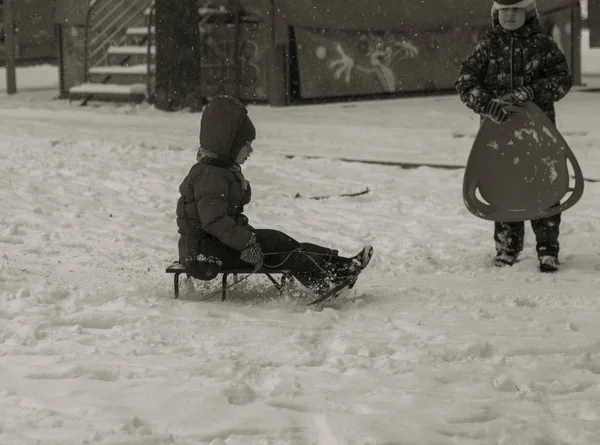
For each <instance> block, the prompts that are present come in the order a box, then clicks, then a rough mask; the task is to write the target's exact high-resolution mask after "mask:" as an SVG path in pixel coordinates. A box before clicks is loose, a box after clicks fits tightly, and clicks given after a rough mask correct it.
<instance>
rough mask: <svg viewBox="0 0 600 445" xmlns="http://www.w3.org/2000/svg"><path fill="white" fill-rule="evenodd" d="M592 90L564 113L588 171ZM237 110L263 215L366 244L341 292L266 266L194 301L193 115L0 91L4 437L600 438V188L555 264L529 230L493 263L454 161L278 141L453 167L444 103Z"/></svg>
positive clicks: (590, 191)
mask: <svg viewBox="0 0 600 445" xmlns="http://www.w3.org/2000/svg"><path fill="white" fill-rule="evenodd" d="M34 72H35V69H32V70H31V71H30V72H29V73H30V75H31V76H32V77H33V78H34V77H35V74H34ZM45 72H46V71H45V68H42V69H40V73H45ZM42 76H44V77H43V78H40V79H39V80H38V83H39V84H44V82H47V79H48V77H47V76H46V74H42ZM0 80H1V79H0ZM34 86H35V85H34ZM599 100H600V95H598V94H597V93H583V92H573V93H571V94H569V95H568V96H567V98H566V99H565V100H564V101H562V102H561V103H560V104H559V105H558V115H559V119H558V121H559V127H560V129H561V130H562V131H563V133H564V134H565V137H566V138H567V140H568V141H569V143H570V144H571V146H572V148H573V150H574V152H575V154H576V155H577V157H578V159H579V161H580V163H581V164H582V167H583V170H584V173H585V174H586V175H587V176H588V177H596V178H600V157H599V156H600V155H598V149H599V148H600V128H599V126H598V111H599V105H598V104H599ZM250 114H251V116H252V118H253V120H254V121H255V123H256V125H257V127H258V134H259V136H258V141H257V142H256V143H255V153H254V155H253V157H252V158H251V159H250V161H249V163H248V164H247V166H246V167H245V169H244V170H245V173H246V176H247V178H248V179H249V180H250V181H251V182H252V185H253V189H254V200H253V202H252V203H251V204H250V205H249V206H248V208H247V214H248V216H249V217H250V219H251V221H252V223H253V224H254V225H255V226H259V227H272V228H277V229H281V230H284V231H286V232H288V233H289V234H291V235H292V236H294V237H296V238H297V239H299V240H306V241H312V242H317V243H322V244H325V245H328V246H331V247H334V248H337V249H340V250H341V253H343V254H348V255H350V254H354V253H355V252H356V251H358V249H359V248H360V247H361V246H362V245H363V244H365V243H370V244H373V245H374V247H375V257H374V259H373V261H372V263H371V266H370V267H369V268H368V269H367V270H366V271H365V273H364V274H363V276H362V277H361V279H360V280H359V282H358V284H357V286H356V289H355V290H353V291H352V292H351V293H350V294H349V295H348V296H347V298H344V299H340V300H338V301H337V302H336V303H335V304H334V305H332V306H331V307H326V308H310V309H309V308H307V307H306V306H305V305H304V303H305V302H306V300H305V299H302V298H300V297H297V298H279V297H278V296H277V295H276V293H275V292H274V291H273V290H272V289H271V288H270V287H269V286H268V285H267V284H268V282H267V281H266V280H263V279H260V278H258V277H252V278H250V279H249V280H247V281H245V282H244V283H242V284H240V285H239V287H237V288H234V289H232V298H231V301H229V302H225V303H221V302H218V301H213V302H198V301H195V300H198V298H199V295H200V294H201V293H202V291H206V290H208V289H214V288H215V286H216V283H210V286H205V287H200V286H198V290H197V291H196V292H191V293H189V294H188V296H187V298H186V299H182V300H180V301H176V300H173V299H172V276H170V275H167V274H165V273H164V269H165V268H166V266H167V265H168V264H169V263H170V262H171V261H172V260H173V259H175V256H176V250H177V249H176V244H177V234H176V228H175V221H174V208H175V202H176V199H177V187H178V185H179V183H180V181H181V179H182V178H183V176H184V175H185V174H186V172H187V170H188V169H189V167H190V166H191V165H192V163H193V162H194V157H195V148H196V144H197V134H198V123H199V115H198V114H188V113H172V114H166V113H162V112H159V111H156V110H153V109H150V108H147V107H144V106H141V107H133V106H111V105H105V106H101V107H97V108H93V107H88V108H80V107H78V106H77V105H76V104H72V105H70V104H69V103H68V102H64V101H50V100H42V99H41V98H40V97H39V96H36V95H34V94H31V95H28V94H26V93H20V94H17V95H15V96H12V97H7V96H3V97H2V100H1V101H0V135H2V137H1V138H0V159H1V161H0V444H2V445H33V444H43V445H51V444H52V445H71V444H73V445H74V444H84V443H88V444H98V445H108V444H111V445H117V444H123V445H124V444H127V445H155V444H160V445H162V444H181V445H183V444H185V445H200V444H211V445H224V444H226V445H242V444H243V445H264V444H269V445H284V444H285V445H311V444H314V445H355V444H356V445H359V444H360V445H367V444H370V445H383V444H386V445H392V444H394V445H396V444H397V445H400V444H402V445H598V443H599V438H600V327H599V323H598V320H599V319H600V298H599V297H600V291H599V290H598V289H600V254H599V251H600V224H599V222H598V220H599V218H600V184H596V183H586V191H585V194H584V197H583V198H582V200H581V201H580V203H579V204H578V205H577V206H575V207H574V208H572V209H571V210H569V211H568V212H566V213H565V214H564V217H563V225H562V226H561V230H562V234H561V243H562V253H561V259H562V262H563V267H562V269H561V271H560V272H559V273H557V274H555V275H542V274H540V273H539V272H538V271H537V264H536V259H535V254H534V250H533V236H532V235H533V234H532V232H531V230H530V228H529V227H527V231H526V237H527V238H526V247H525V251H524V254H523V257H522V258H523V261H522V262H520V263H519V264H517V265H515V266H514V267H512V268H507V269H496V268H493V267H491V265H490V258H491V255H492V253H493V250H494V249H493V247H494V246H493V240H492V225H491V223H489V222H486V221H483V220H479V219H476V218H475V217H473V216H471V215H470V214H469V213H468V212H467V210H466V209H465V208H464V205H463V204H462V197H461V187H462V174H463V170H441V169H432V168H419V169H414V170H403V169H400V168H398V167H389V166H379V165H369V164H359V163H345V162H341V161H337V160H334V159H306V158H303V157H294V158H292V159H288V158H286V157H284V156H282V155H281V153H284V152H288V153H297V154H320V155H325V156H332V157H334V156H356V157H359V156H364V157H376V158H379V159H394V160H405V161H415V160H421V161H422V160H426V161H431V162H448V163H455V164H464V162H465V160H466V158H467V156H468V152H469V149H470V145H471V143H472V139H473V136H474V134H475V131H476V129H477V119H476V116H475V115H473V114H472V113H470V112H469V111H468V110H467V109H466V108H465V107H464V106H462V105H461V104H460V103H459V101H458V99H457V98H456V97H453V96H445V97H430V98H420V99H400V100H385V101H378V102H375V101H373V102H357V103H352V104H327V105H310V106H299V107H291V108H271V107H259V106H252V107H250ZM364 187H369V188H370V190H371V191H370V193H369V194H367V195H363V196H360V197H355V198H339V197H337V198H332V199H326V200H311V199H308V197H310V196H315V195H328V194H332V195H335V194H340V193H347V192H355V191H359V190H361V189H363V188H364ZM297 193H300V194H301V195H302V196H303V198H294V196H295V195H296V194H297Z"/></svg>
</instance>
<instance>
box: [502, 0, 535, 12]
mask: <svg viewBox="0 0 600 445" xmlns="http://www.w3.org/2000/svg"><path fill="white" fill-rule="evenodd" d="M509 8H523V9H526V10H527V11H533V10H535V9H536V6H535V0H494V5H493V6H492V11H497V10H498V9H509Z"/></svg>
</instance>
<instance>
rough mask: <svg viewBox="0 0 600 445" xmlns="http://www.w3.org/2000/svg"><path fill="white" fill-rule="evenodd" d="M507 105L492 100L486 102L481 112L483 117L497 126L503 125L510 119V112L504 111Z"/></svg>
mask: <svg viewBox="0 0 600 445" xmlns="http://www.w3.org/2000/svg"><path fill="white" fill-rule="evenodd" d="M507 105H508V104H507V103H504V102H501V101H499V100H498V99H492V100H490V101H489V102H488V104H487V105H486V106H485V109H484V110H483V115H484V116H485V117H488V118H490V119H491V120H492V121H494V122H495V123H497V124H503V123H504V122H506V121H507V120H508V118H509V117H510V114H511V113H510V111H508V110H507V109H506V107H507Z"/></svg>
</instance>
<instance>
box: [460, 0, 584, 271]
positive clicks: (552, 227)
mask: <svg viewBox="0 0 600 445" xmlns="http://www.w3.org/2000/svg"><path fill="white" fill-rule="evenodd" d="M572 85H573V78H572V76H571V74H570V71H569V66H568V64H567V60H566V58H565V56H564V54H563V53H562V52H561V50H560V49H559V48H558V46H557V44H556V43H555V42H554V40H553V39H552V38H551V37H550V36H548V35H546V34H544V33H543V32H542V28H541V26H540V23H539V20H538V13H537V8H536V5H535V0H496V1H494V3H493V5H492V29H491V31H490V32H488V33H487V34H486V35H485V36H484V37H483V38H482V40H481V41H480V42H479V43H478V44H477V45H476V47H475V49H474V50H473V52H472V53H471V54H470V55H469V56H468V57H467V59H466V60H465V61H464V62H463V63H462V65H461V68H460V72H459V75H458V78H457V80H456V89H457V91H458V93H459V95H460V99H461V101H462V102H463V103H464V104H465V105H466V106H467V107H469V108H470V109H472V110H473V111H475V112H476V113H478V114H480V115H481V116H482V119H484V118H487V119H491V120H492V121H493V122H496V123H503V122H505V121H506V120H507V119H508V118H509V116H510V114H511V113H512V112H514V111H515V110H518V108H515V105H516V106H517V107H518V105H519V104H522V103H524V102H527V101H533V102H534V103H535V104H536V105H537V106H538V107H539V108H540V109H541V110H542V111H544V112H545V113H546V115H547V116H548V117H549V118H550V119H551V120H552V122H555V111H554V102H556V101H558V100H560V99H562V98H563V97H564V96H565V95H566V94H567V93H568V92H569V90H570V89H571V86H572ZM560 222H561V215H560V214H557V215H554V216H550V217H548V218H541V219H537V220H533V221H531V227H532V229H533V231H534V233H535V236H536V241H537V245H536V250H537V255H538V259H539V263H540V270H541V271H542V272H552V271H555V270H557V269H558V267H559V261H558V252H559V243H558V235H559V228H560ZM524 231H525V225H524V222H522V221H521V222H496V223H495V227H494V240H495V241H496V256H495V258H494V264H495V265H497V266H505V265H512V264H514V262H515V261H516V260H517V257H518V255H519V253H520V252H521V251H522V250H523V236H524Z"/></svg>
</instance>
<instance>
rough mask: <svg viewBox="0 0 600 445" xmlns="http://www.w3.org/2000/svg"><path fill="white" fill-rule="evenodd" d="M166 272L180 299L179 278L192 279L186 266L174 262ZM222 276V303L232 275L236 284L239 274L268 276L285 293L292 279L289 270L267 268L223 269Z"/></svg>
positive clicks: (175, 293)
mask: <svg viewBox="0 0 600 445" xmlns="http://www.w3.org/2000/svg"><path fill="white" fill-rule="evenodd" d="M166 272H167V273H169V274H173V294H174V297H175V298H179V278H180V276H181V275H182V274H186V275H187V277H188V278H190V277H191V275H190V274H189V272H188V270H187V269H186V267H185V265H183V264H181V263H180V262H179V261H173V263H171V265H170V266H169V267H167V269H166ZM219 274H221V301H225V300H226V299H227V290H228V288H229V287H230V286H228V285H227V280H228V278H229V276H230V275H233V279H234V282H236V283H237V282H238V275H239V274H248V275H252V274H259V275H264V276H266V277H267V278H268V279H269V280H270V281H271V283H273V285H274V286H275V288H276V289H277V290H278V291H279V292H283V291H284V290H285V289H286V285H287V283H288V281H289V280H290V279H291V277H292V275H291V273H290V271H288V270H287V269H271V268H267V267H261V268H260V269H258V270H255V269H253V268H251V267H248V268H236V269H221V270H220V271H219ZM273 275H281V279H280V280H279V281H277V280H276V279H275V278H273ZM209 276H210V277H212V278H208V279H206V280H204V281H210V280H212V279H213V278H215V277H216V275H214V276H213V275H209Z"/></svg>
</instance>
